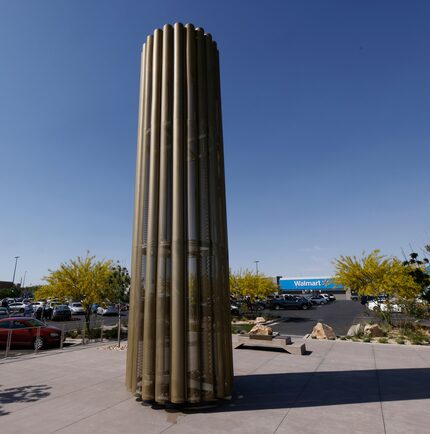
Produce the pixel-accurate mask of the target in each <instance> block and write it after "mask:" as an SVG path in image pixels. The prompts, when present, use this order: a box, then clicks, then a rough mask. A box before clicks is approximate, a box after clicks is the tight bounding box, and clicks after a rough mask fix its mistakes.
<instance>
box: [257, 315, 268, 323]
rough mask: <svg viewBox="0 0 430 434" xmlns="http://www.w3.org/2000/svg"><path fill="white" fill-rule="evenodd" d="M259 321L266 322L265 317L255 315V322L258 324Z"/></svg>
mask: <svg viewBox="0 0 430 434" xmlns="http://www.w3.org/2000/svg"><path fill="white" fill-rule="evenodd" d="M261 322H266V319H265V318H264V317H262V316H257V318H255V324H258V323H261Z"/></svg>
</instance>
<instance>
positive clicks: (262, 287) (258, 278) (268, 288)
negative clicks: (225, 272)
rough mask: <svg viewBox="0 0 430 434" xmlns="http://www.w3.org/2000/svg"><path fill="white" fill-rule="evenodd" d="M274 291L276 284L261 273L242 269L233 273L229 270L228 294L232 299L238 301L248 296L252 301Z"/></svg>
mask: <svg viewBox="0 0 430 434" xmlns="http://www.w3.org/2000/svg"><path fill="white" fill-rule="evenodd" d="M276 291H277V286H276V284H275V283H274V282H273V281H272V279H270V278H269V277H267V276H265V275H264V274H262V273H258V274H257V273H253V272H252V271H250V270H242V269H241V270H239V271H237V272H235V273H234V272H232V271H231V270H230V293H231V295H232V296H233V297H236V298H239V299H240V298H244V297H247V296H249V297H250V299H251V300H252V301H254V300H255V299H256V298H265V297H267V296H268V295H270V294H273V293H274V292H276Z"/></svg>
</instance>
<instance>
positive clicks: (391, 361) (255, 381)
mask: <svg viewBox="0 0 430 434" xmlns="http://www.w3.org/2000/svg"><path fill="white" fill-rule="evenodd" d="M306 346H307V348H308V350H309V351H310V352H311V353H310V354H309V355H306V356H292V355H288V354H286V353H280V352H269V351H261V350H260V351H258V350H251V349H240V350H234V364H235V393H234V397H233V399H232V401H231V402H228V403H225V404H224V405H222V406H219V407H217V408H215V409H211V410H206V411H205V412H187V413H186V414H185V413H182V412H173V413H171V412H166V411H165V410H154V409H151V408H147V407H143V406H142V405H141V404H140V403H138V402H136V401H135V400H134V398H132V397H131V396H130V395H129V394H128V393H127V392H126V390H125V387H124V371H125V356H126V354H125V351H108V350H105V349H103V348H101V347H99V348H97V347H91V348H87V349H83V350H80V351H67V350H66V351H64V352H63V353H58V352H57V353H54V354H52V355H49V356H44V357H39V358H23V359H19V360H15V361H13V362H12V363H11V362H8V363H0V427H1V432H2V433H3V434H12V433H23V432H26V433H30V434H33V433H34V434H36V433H41V434H42V433H43V434H48V433H54V432H55V433H61V434H66V433H73V434H76V433H82V434H86V433H103V434H105V433H127V434H135V433H136V434H137V433H139V434H141V433H145V434H146V433H161V432H167V433H224V432H228V433H246V434H250V433H275V432H276V433H327V434H333V433H342V434H343V433H366V434H370V433H375V434H376V433H378V434H379V433H389V434H394V433H402V434H403V433H408V434H409V433H417V434H418V433H423V434H424V433H428V432H429V426H428V424H429V422H428V409H429V408H430V348H429V347H418V346H400V345H396V346H394V345H384V344H364V343H351V342H343V341H323V342H321V341H315V340H307V341H306Z"/></svg>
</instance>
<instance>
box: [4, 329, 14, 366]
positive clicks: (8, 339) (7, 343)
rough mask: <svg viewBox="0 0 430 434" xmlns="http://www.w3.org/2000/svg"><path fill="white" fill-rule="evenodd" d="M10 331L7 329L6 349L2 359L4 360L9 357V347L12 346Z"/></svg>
mask: <svg viewBox="0 0 430 434" xmlns="http://www.w3.org/2000/svg"><path fill="white" fill-rule="evenodd" d="M12 331H13V330H12V329H9V330H8V331H7V340H6V349H5V353H4V358H5V359H6V358H7V356H8V355H9V350H10V346H11V344H12Z"/></svg>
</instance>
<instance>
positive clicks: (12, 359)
mask: <svg viewBox="0 0 430 434" xmlns="http://www.w3.org/2000/svg"><path fill="white" fill-rule="evenodd" d="M103 345H109V342H91V343H89V344H81V345H72V346H70V347H69V348H66V349H62V350H61V349H54V350H48V351H43V352H41V353H38V354H35V353H34V352H31V353H29V354H21V355H17V356H11V357H7V358H4V357H3V358H1V359H0V365H2V364H7V363H16V362H22V361H25V360H30V359H39V358H43V357H49V356H57V355H59V354H66V353H69V352H74V351H81V350H87V349H90V348H98V347H100V346H103Z"/></svg>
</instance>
